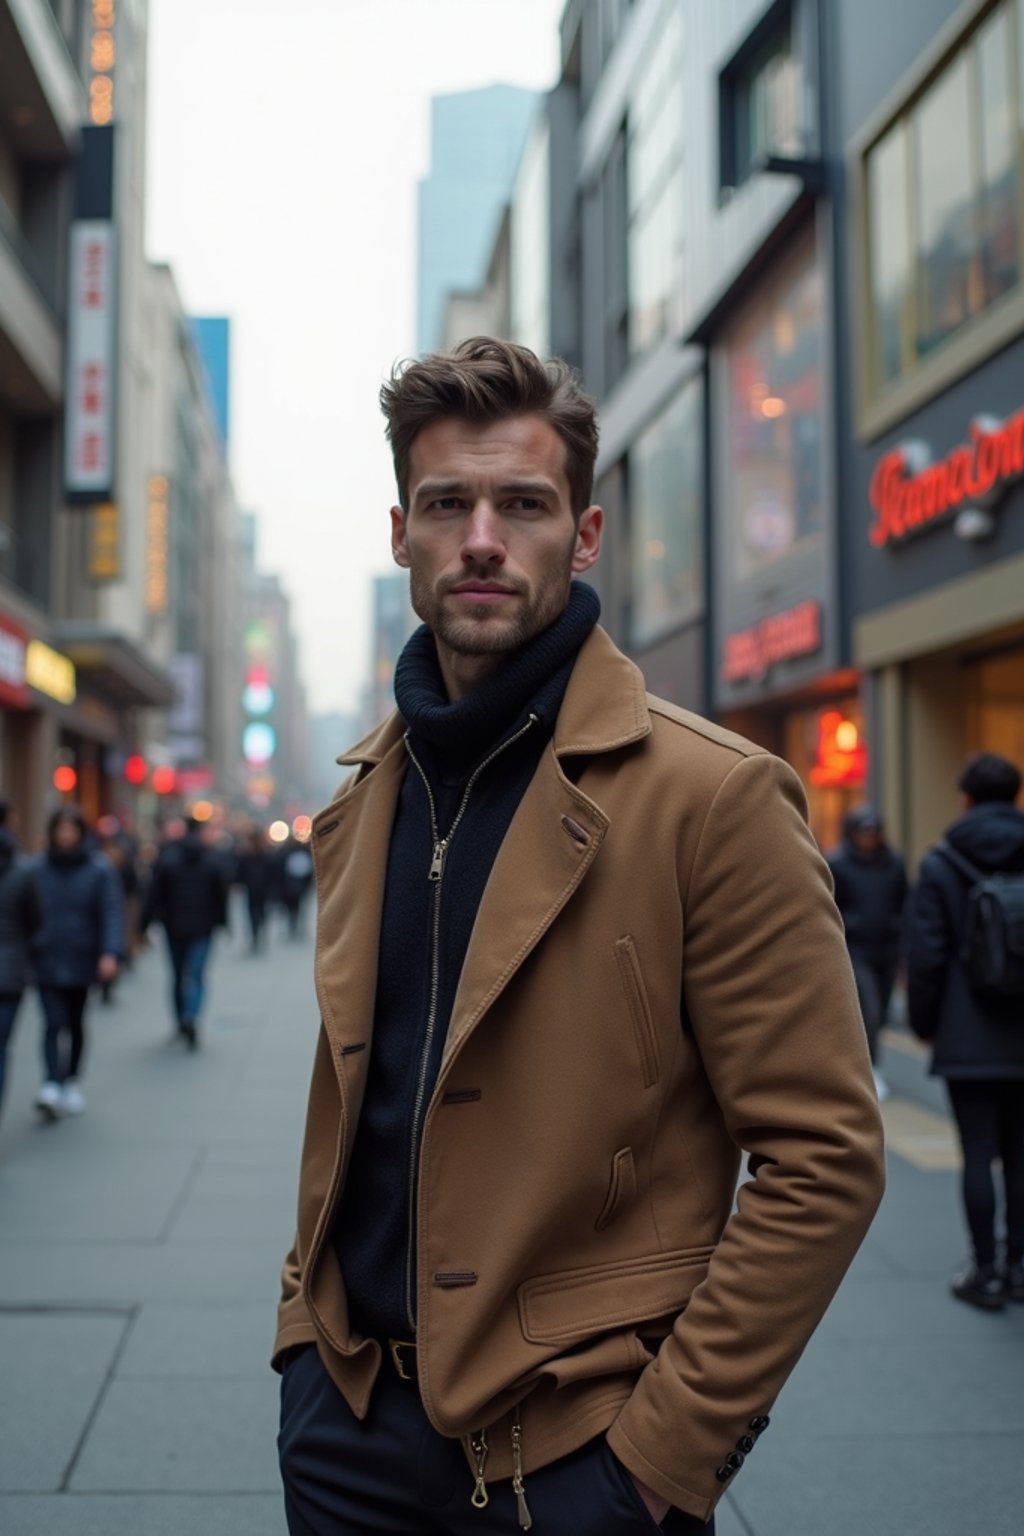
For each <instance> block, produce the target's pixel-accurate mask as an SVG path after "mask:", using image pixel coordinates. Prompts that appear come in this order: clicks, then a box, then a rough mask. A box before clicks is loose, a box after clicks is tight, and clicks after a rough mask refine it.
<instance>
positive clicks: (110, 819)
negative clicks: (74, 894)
mask: <svg viewBox="0 0 1024 1536" xmlns="http://www.w3.org/2000/svg"><path fill="white" fill-rule="evenodd" d="M96 836H97V841H98V845H99V851H100V853H102V854H103V855H104V857H105V858H107V859H109V861H110V864H111V866H112V868H113V870H114V872H115V874H116V875H117V878H118V881H119V882H120V885H121V899H122V902H123V909H124V953H123V955H122V957H121V965H122V968H123V969H124V970H130V969H131V967H132V965H133V963H134V960H135V949H136V946H137V944H138V928H139V892H140V888H141V887H140V881H139V871H138V864H137V852H136V848H135V845H134V843H133V840H132V839H131V838H129V837H128V835H127V834H126V833H125V832H124V831H123V829H122V828H121V825H120V823H119V822H118V820H117V818H116V817H115V816H103V817H101V818H100V821H99V822H98V823H97V827H96ZM116 983H117V978H116V977H115V978H113V979H112V980H110V981H104V982H103V983H101V986H100V995H101V997H102V999H103V1001H104V1003H111V1002H113V1000H114V988H115V986H116Z"/></svg>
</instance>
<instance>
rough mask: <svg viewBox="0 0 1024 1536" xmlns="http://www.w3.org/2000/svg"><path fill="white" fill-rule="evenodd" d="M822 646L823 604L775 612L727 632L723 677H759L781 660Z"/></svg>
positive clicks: (738, 679) (742, 679) (737, 680)
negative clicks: (750, 626) (750, 625)
mask: <svg viewBox="0 0 1024 1536" xmlns="http://www.w3.org/2000/svg"><path fill="white" fill-rule="evenodd" d="M820 649H821V604H820V603H819V602H815V601H813V600H809V601H808V602H805V603H798V604H797V606H796V607H795V608H787V610H786V612H785V613H773V614H771V615H770V616H769V617H768V618H766V619H762V620H761V622H760V623H759V624H755V625H753V626H752V628H750V629H741V630H739V631H738V633H736V634H733V635H727V636H726V639H725V657H724V660H723V663H722V677H723V678H724V679H725V681H726V682H727V683H740V682H745V681H747V680H748V679H753V680H758V679H760V678H763V677H765V676H766V675H767V673H768V671H769V669H770V668H771V667H773V666H774V665H775V663H776V662H779V661H791V660H793V659H794V658H795V657H797V656H810V655H813V653H814V652H815V651H819V650H820Z"/></svg>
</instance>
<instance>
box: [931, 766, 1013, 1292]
mask: <svg viewBox="0 0 1024 1536" xmlns="http://www.w3.org/2000/svg"><path fill="white" fill-rule="evenodd" d="M1020 785H1021V775H1020V771H1019V769H1018V768H1017V767H1016V765H1015V764H1014V763H1012V762H1010V761H1009V759H1008V758H1005V757H1001V756H999V755H997V754H996V753H994V752H982V753H978V754H976V755H975V756H974V757H971V758H969V759H968V760H967V762H966V764H965V765H964V768H963V771H962V772H961V774H960V777H959V779H958V781H957V786H958V788H959V790H960V792H961V804H962V808H963V814H962V815H961V816H959V817H958V818H957V820H956V821H954V822H953V824H952V825H951V826H950V827H948V828H947V829H946V834H945V837H944V839H943V840H942V842H940V843H939V844H938V845H937V846H936V847H934V848H932V849H931V850H930V851H929V852H928V853H927V854H926V855H925V857H924V859H923V860H922V863H921V870H920V874H919V877H918V882H917V886H916V888H915V891H914V896H913V900H912V903H911V918H910V932H909V943H908V954H907V1006H908V1014H909V1019H910V1025H911V1028H912V1029H913V1030H914V1031H915V1033H916V1034H918V1035H919V1036H920V1037H921V1039H922V1040H927V1041H929V1042H930V1044H931V1046H932V1065H931V1070H932V1072H933V1073H935V1074H936V1076H938V1077H942V1078H944V1079H945V1081H946V1087H947V1090H948V1093H949V1098H950V1103H951V1104H952V1107H953V1114H954V1116H955V1118H956V1124H957V1130H958V1132H959V1136H960V1144H961V1147H962V1148H963V1160H964V1166H963V1179H962V1195H963V1205H964V1211H965V1214H966V1217H967V1225H968V1229H969V1232H970V1239H971V1246H972V1250H973V1257H972V1262H971V1263H970V1264H969V1265H968V1266H967V1268H966V1269H964V1271H963V1273H962V1274H960V1275H958V1276H957V1277H956V1279H955V1280H954V1282H953V1287H952V1289H953V1294H954V1296H957V1297H959V1298H960V1300H961V1301H967V1302H970V1303H972V1304H973V1305H974V1306H976V1307H981V1308H983V1309H986V1310H991V1311H996V1310H998V1309H999V1308H1001V1307H1002V1306H1003V1303H1004V1301H1006V1300H1010V1301H1019V1302H1024V995H1021V994H1020V993H1015V992H1012V991H1010V992H1002V991H1000V990H998V989H994V988H992V987H990V986H989V987H985V986H981V985H979V977H978V974H977V964H976V959H975V958H974V957H973V952H972V946H971V942H970V932H969V925H970V917H971V910H970V909H971V906H972V900H973V897H972V893H973V892H974V891H975V890H976V889H977V887H978V885H979V882H984V881H985V879H986V877H988V878H990V877H991V876H993V875H996V874H999V875H1008V876H1011V877H1014V876H1015V877H1016V879H1015V880H1013V881H1012V885H1011V884H1010V882H1007V885H1006V887H1005V891H1006V894H1007V896H1008V897H1009V898H1010V899H1011V900H1012V899H1013V895H1014V892H1016V900H1017V903H1018V908H1017V910H1018V911H1019V912H1020V913H1021V914H1024V811H1020V810H1018V809H1017V807H1016V805H1015V801H1016V799H1017V796H1018V794H1019V793H1020ZM998 928H999V925H998V924H997V923H996V922H994V921H993V920H992V916H991V914H990V918H989V922H988V932H987V934H985V933H982V934H981V938H982V941H983V943H987V944H988V945H989V946H990V945H991V943H992V941H993V940H994V941H996V942H998V932H997V929H998ZM1006 938H1007V940H1008V942H1009V943H1010V944H1015V945H1016V955H1017V960H1018V963H1020V964H1024V926H1021V923H1020V920H1018V926H1017V931H1016V933H1015V934H1014V933H1013V932H1012V926H1011V931H1008V932H1007V933H1006ZM1007 958H1008V960H1009V963H1010V964H1011V965H1012V964H1013V955H1010V956H1009V957H1007ZM996 959H998V956H996ZM996 1160H998V1162H999V1164H1000V1167H1001V1169H1002V1184H1003V1196H1004V1199H1003V1208H1004V1213H1005V1221H1006V1242H1005V1252H1004V1253H1003V1254H1002V1255H1000V1252H999V1245H998V1244H997V1240H996V1205H997V1201H996V1188H995V1181H994V1177H993V1163H995V1162H996Z"/></svg>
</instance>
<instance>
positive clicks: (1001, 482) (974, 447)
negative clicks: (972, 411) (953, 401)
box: [868, 410, 1024, 549]
mask: <svg viewBox="0 0 1024 1536" xmlns="http://www.w3.org/2000/svg"><path fill="white" fill-rule="evenodd" d="M969 436H970V441H969V442H968V443H962V444H961V446H960V447H959V448H954V449H953V451H952V453H948V454H947V455H946V457H945V458H944V459H940V460H939V461H938V463H936V464H933V463H931V462H930V461H931V453H930V452H929V449H928V445H927V444H926V443H921V442H912V443H903V444H901V446H900V447H899V448H894V449H892V451H891V452H890V453H886V454H883V455H882V457H881V458H880V459H879V461H878V463H877V464H876V465H875V468H874V472H873V474H872V476H871V485H870V487H869V489H868V498H869V500H870V502H871V506H872V508H873V509H874V513H875V522H874V524H873V526H872V527H871V529H870V530H869V533H868V538H869V539H870V540H871V542H872V544H873V545H874V546H875V548H876V549H882V548H884V546H885V545H886V544H897V543H902V542H903V540H904V539H910V538H913V537H914V535H915V534H918V533H923V532H925V530H926V529H928V528H930V527H932V525H933V524H935V523H937V522H940V521H942V520H943V519H944V518H947V517H953V516H955V515H956V513H957V512H959V511H961V510H962V509H963V508H964V507H969V506H979V505H984V504H985V503H987V502H991V501H994V500H995V499H996V497H997V496H998V495H999V493H1000V492H1001V491H1003V490H1004V489H1005V488H1006V486H1008V485H1009V484H1010V483H1011V482H1012V481H1014V480H1016V479H1017V478H1018V476H1020V475H1022V474H1024V410H1022V411H1018V412H1017V413H1016V415H1015V416H1008V417H1007V418H1006V420H1005V421H999V420H998V419H997V418H996V417H994V416H976V417H975V419H974V420H973V421H972V422H971V426H970V434H969Z"/></svg>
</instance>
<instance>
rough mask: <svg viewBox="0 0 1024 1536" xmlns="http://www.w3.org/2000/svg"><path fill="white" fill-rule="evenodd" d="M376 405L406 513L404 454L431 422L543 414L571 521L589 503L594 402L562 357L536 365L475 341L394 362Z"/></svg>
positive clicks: (491, 342)
mask: <svg viewBox="0 0 1024 1536" xmlns="http://www.w3.org/2000/svg"><path fill="white" fill-rule="evenodd" d="M380 406H381V410H382V411H383V412H384V415H385V418H386V419H387V437H388V442H389V443H390V444H391V452H392V455H393V456H394V461H395V479H396V481H397V482H398V499H399V501H400V502H401V504H402V507H403V509H404V510H405V511H406V512H407V511H408V510H409V453H410V450H411V448H412V445H413V441H414V440H415V438H416V436H417V434H418V433H420V432H422V431H423V429H424V427H429V426H431V425H432V424H433V423H434V422H435V421H445V420H447V419H449V418H451V417H460V418H461V419H463V420H464V421H468V422H472V423H474V424H475V425H481V426H482V425H486V424H487V423H489V422H493V421H502V420H504V419H505V418H506V417H508V416H541V417H543V418H544V420H545V421H546V422H548V423H549V425H550V426H552V427H554V429H555V431H556V432H557V433H558V435H559V437H560V438H561V439H562V442H563V443H564V444H565V472H566V477H567V479H568V481H569V495H570V500H571V502H572V511H573V516H574V517H579V515H580V513H581V512H583V511H584V510H585V509H586V508H587V507H588V506H589V505H590V503H591V500H592V499H593V492H594V461H595V460H596V458H597V417H596V414H595V411H594V402H593V401H592V400H591V399H590V397H589V395H587V394H585V393H584V391H583V388H582V386H581V384H580V381H579V378H578V377H577V375H576V374H575V372H574V371H573V370H572V368H570V367H569V364H568V363H566V362H563V360H562V359H561V358H560V357H553V358H549V359H548V360H547V361H546V362H542V361H541V359H540V358H539V357H538V356H537V355H536V353H535V352H531V351H530V350H529V348H528V347H520V346H517V344H516V343H515V342H513V341H498V340H496V339H495V338H494V337H493V336H474V337H473V338H472V339H471V340H469V341H461V342H460V343H459V345H458V346H457V347H455V348H454V350H453V351H451V352H432V353H430V354H429V355H428V356H426V357H421V358H417V359H415V360H411V359H410V360H408V361H406V362H404V363H399V364H397V365H396V367H395V368H394V369H392V372H391V377H390V379H389V380H388V381H387V383H386V384H384V385H383V386H382V388H381V392H380Z"/></svg>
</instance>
